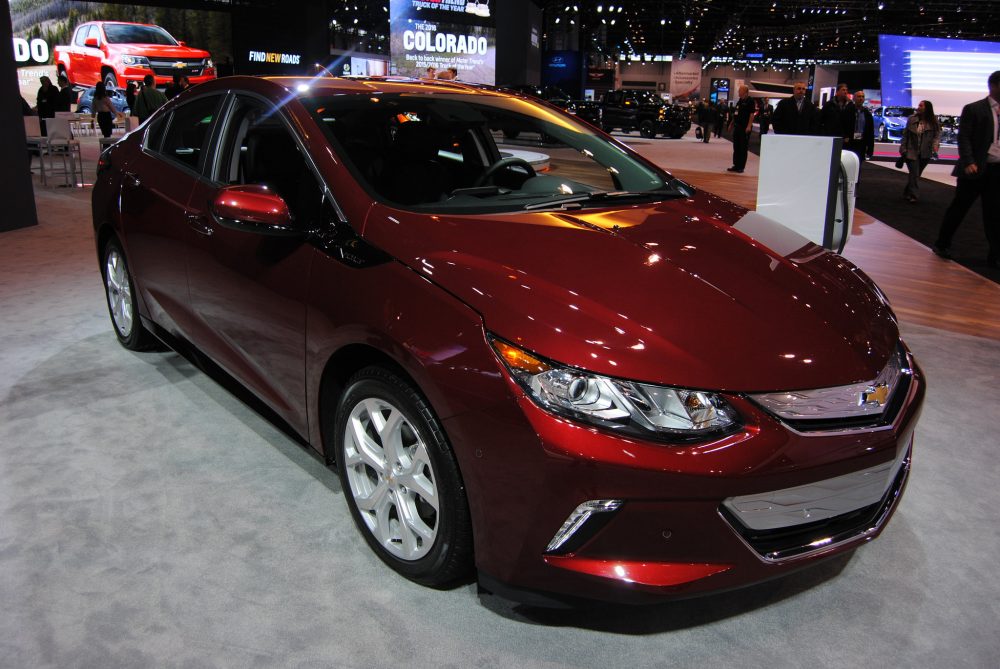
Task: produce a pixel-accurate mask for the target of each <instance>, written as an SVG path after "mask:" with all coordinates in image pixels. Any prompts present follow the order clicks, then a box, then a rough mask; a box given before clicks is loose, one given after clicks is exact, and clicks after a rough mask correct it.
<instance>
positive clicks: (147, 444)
mask: <svg viewBox="0 0 1000 669" xmlns="http://www.w3.org/2000/svg"><path fill="white" fill-rule="evenodd" d="M38 201H39V205H40V206H39V209H40V212H41V225H40V226H39V227H36V228H31V229H26V230H19V231H14V232H8V233H4V234H3V235H0V268H2V269H0V342H2V346H0V666H2V667H18V668H20V667H101V668H108V667H154V666H155V667H184V668H194V667H366V668H367V667H390V666H407V667H483V668H499V667H588V668H604V667H627V666H635V667H673V666H676V667H701V666H712V667H737V666H738V667H768V668H779V667H859V666H870V667H890V666H892V667H974V668H981V667H997V666H998V659H997V658H998V657H1000V578H998V576H997V571H998V570H997V566H996V565H997V556H998V555H1000V531H998V530H1000V523H998V515H997V510H998V508H1000V492H998V491H1000V486H998V485H997V473H998V471H1000V468H998V465H997V463H998V455H1000V454H998V448H997V447H998V438H997V430H996V425H995V422H996V420H997V417H998V411H997V407H998V406H1000V384H998V383H997V380H998V374H997V371H998V369H1000V343H998V342H995V341H991V340H986V339H977V338H973V337H965V336H958V335H953V334H948V333H944V332H941V331H937V330H934V329H930V328H925V327H914V326H907V325H906V324H904V328H903V329H904V333H905V335H906V338H907V340H908V342H909V343H910V345H911V347H912V348H913V349H914V351H915V353H916V355H917V357H918V358H919V360H920V362H921V363H922V365H923V366H924V368H925V371H926V372H927V375H928V377H929V379H930V386H929V390H928V394H927V403H926V407H925V410H924V414H923V418H922V421H921V423H920V426H919V428H918V431H917V441H916V446H915V449H916V450H915V457H914V469H913V475H912V478H911V480H910V485H909V488H908V490H907V494H906V497H905V499H904V500H903V502H902V506H901V508H900V510H899V512H898V513H897V514H896V516H895V518H894V520H893V522H892V523H891V524H890V525H889V527H888V529H887V530H886V532H885V533H884V534H883V536H882V537H881V538H880V539H879V540H877V541H875V542H873V543H871V544H869V545H867V546H865V547H863V548H861V549H859V550H858V551H856V552H854V553H853V554H852V555H849V556H846V557H842V558H840V559H838V560H836V561H834V562H830V563H826V564H824V565H822V566H820V567H818V568H816V569H813V570H810V571H807V572H804V573H799V574H796V575H793V576H792V577H789V578H786V579H783V580H779V581H776V582H772V583H768V584H765V585H761V586H757V587H753V588H750V589H745V590H741V591H737V592H731V593H726V594H722V595H717V596H713V597H710V598H705V599H697V600H690V601H683V602H676V603H670V604H664V605H658V606H654V607H650V608H639V609H630V608H623V607H611V606H602V607H598V608H596V609H592V610H587V611H544V610H533V609H527V608H524V607H519V606H515V605H512V604H510V603H508V602H505V601H503V600H498V599H496V598H495V597H492V596H488V595H480V594H478V593H477V589H476V587H475V585H474V584H467V585H464V586H460V587H458V588H456V589H453V590H450V591H443V592H442V591H434V590H429V589H425V588H422V587H419V586H417V585H414V584H412V583H409V582H408V581H406V580H404V579H402V578H400V577H398V576H396V575H394V574H393V573H391V572H389V571H388V570H387V569H386V568H384V567H383V565H382V564H381V563H380V562H379V561H378V560H377V559H376V558H375V557H374V556H373V555H372V554H371V553H370V552H369V550H368V548H367V547H366V545H365V544H364V542H363V541H362V540H361V538H360V536H359V535H358V534H357V533H356V531H355V529H354V526H353V525H352V523H351V520H350V517H349V515H348V511H347V508H346V505H345V503H344V500H343V495H342V493H341V491H340V488H339V484H338V481H337V478H336V476H335V475H334V474H333V473H332V472H331V471H328V470H327V469H326V468H324V467H323V466H322V465H321V464H320V463H319V462H318V461H317V460H316V459H315V458H313V457H312V456H310V455H309V454H308V453H307V452H306V451H305V450H303V448H302V447H301V446H300V445H299V444H298V443H296V442H295V441H294V440H292V439H290V438H289V437H288V436H286V435H285V434H284V433H282V432H281V430H279V429H278V428H276V427H275V426H274V425H272V424H271V423H269V422H268V421H267V420H266V419H264V418H263V417H261V416H260V415H259V414H257V413H255V412H254V411H252V410H251V409H250V408H248V407H247V406H246V405H244V404H243V403H242V402H241V401H240V400H238V399H237V398H236V397H234V396H233V395H232V394H230V393H229V392H227V391H226V390H224V389H223V388H222V387H221V386H219V385H218V384H217V383H216V382H215V381H213V380H212V379H211V378H210V377H208V376H207V375H205V374H204V373H202V372H200V371H198V370H197V369H196V368H194V367H193V366H192V365H191V364H190V363H188V362H187V361H186V360H185V359H183V358H182V357H180V356H178V355H177V354H175V353H171V352H154V353H144V354H135V353H130V352H128V351H126V350H124V349H123V348H121V347H120V346H119V345H118V343H117V342H116V340H115V337H114V335H113V333H112V331H111V325H110V323H109V321H108V315H107V310H106V307H105V303H104V297H103V293H102V288H101V283H100V277H99V272H98V267H97V262H96V258H95V253H94V251H93V243H92V240H91V228H90V222H89V220H90V216H89V190H86V191H81V190H75V191H68V190H63V189H58V190H56V189H48V190H44V191H41V192H40V194H39V196H38Z"/></svg>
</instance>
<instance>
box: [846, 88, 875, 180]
mask: <svg viewBox="0 0 1000 669" xmlns="http://www.w3.org/2000/svg"><path fill="white" fill-rule="evenodd" d="M854 109H855V116H854V134H852V135H851V136H850V137H849V138H847V139H845V140H844V148H845V149H847V150H848V151H851V152H853V153H854V154H855V155H856V156H857V157H858V160H860V161H861V164H862V165H863V164H864V162H865V160H867V159H868V158H871V157H872V154H873V153H875V124H874V122H873V121H872V113H871V112H870V111H868V110H867V109H866V108H865V93H864V91H858V92H856V93H855V94H854ZM860 180H861V173H860V172H859V173H858V181H860Z"/></svg>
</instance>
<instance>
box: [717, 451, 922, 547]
mask: <svg viewBox="0 0 1000 669" xmlns="http://www.w3.org/2000/svg"><path fill="white" fill-rule="evenodd" d="M912 447H913V440H912V436H911V438H910V440H909V443H908V446H907V448H905V449H903V453H904V454H905V455H904V456H903V458H902V463H901V465H900V466H899V467H898V469H896V472H897V473H896V476H895V478H893V479H892V480H891V481H890V484H889V488H888V490H886V492H885V494H884V495H883V497H882V499H881V500H880V502H879V503H878V504H873V505H871V508H874V509H875V511H874V512H872V513H871V514H868V515H867V516H866V517H865V518H862V519H861V520H860V521H859V522H857V524H855V525H854V526H853V527H850V528H847V529H844V528H843V527H841V529H840V530H838V531H834V532H826V533H819V534H815V533H814V534H815V538H811V540H810V541H807V542H805V543H803V542H802V541H799V542H792V543H790V544H788V545H784V546H782V547H780V548H778V549H774V548H772V550H769V551H768V550H759V549H758V548H757V547H755V546H754V545H753V543H752V542H751V541H750V540H748V538H747V537H746V536H744V534H743V532H741V531H740V528H739V527H738V526H737V523H736V522H735V521H734V520H731V516H728V517H727V514H728V509H726V510H723V507H721V506H720V508H719V517H720V518H722V520H723V521H724V522H725V523H726V524H727V525H729V527H730V529H732V530H733V533H734V534H735V535H736V537H737V538H738V539H739V540H740V542H741V543H743V545H744V546H746V547H747V548H748V549H750V550H751V551H753V552H754V553H755V554H756V555H757V557H758V558H759V559H760V560H761V561H762V562H765V563H768V564H781V563H785V562H789V561H792V560H798V559H802V558H809V557H812V556H815V555H817V554H820V553H827V552H829V551H831V550H834V549H837V548H839V547H841V546H844V545H846V544H850V543H856V542H858V541H859V540H865V541H867V540H870V539H872V538H874V536H875V535H876V534H877V533H878V532H879V531H880V530H881V529H882V527H883V526H884V525H885V523H886V521H887V520H888V519H889V516H890V515H891V514H892V511H893V509H895V507H896V505H897V503H898V502H899V496H900V495H901V494H902V492H903V487H904V486H905V485H906V481H907V479H908V478H909V475H910V458H911V452H912ZM876 507H877V508H876ZM831 522H832V521H831Z"/></svg>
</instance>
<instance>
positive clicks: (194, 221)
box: [185, 213, 215, 237]
mask: <svg viewBox="0 0 1000 669" xmlns="http://www.w3.org/2000/svg"><path fill="white" fill-rule="evenodd" d="M185 217H186V218H187V222H188V225H190V226H191V228H192V229H193V230H194V231H195V232H197V233H198V234H200V235H205V236H206V237H211V236H212V233H213V232H215V228H213V227H212V226H211V225H210V224H209V222H208V219H207V218H205V217H204V216H202V215H201V214H192V213H188V214H186V215H185Z"/></svg>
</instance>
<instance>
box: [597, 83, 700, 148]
mask: <svg viewBox="0 0 1000 669" xmlns="http://www.w3.org/2000/svg"><path fill="white" fill-rule="evenodd" d="M601 127H602V128H603V129H604V131H605V132H611V131H612V130H614V129H616V128H620V129H621V130H622V131H623V132H632V131H633V130H638V131H639V134H640V135H642V136H643V137H655V136H657V135H663V136H665V137H670V138H671V139H677V138H679V137H682V136H683V135H684V133H686V132H687V131H688V130H689V129H690V128H691V118H690V114H689V113H688V109H687V108H686V107H682V106H680V105H670V104H668V103H667V102H665V101H664V100H663V99H662V98H660V97H659V96H658V95H657V94H656V93H654V92H653V91H644V90H637V89H629V88H625V89H622V90H618V91H608V92H607V93H605V94H604V99H603V101H602V103H601Z"/></svg>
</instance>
